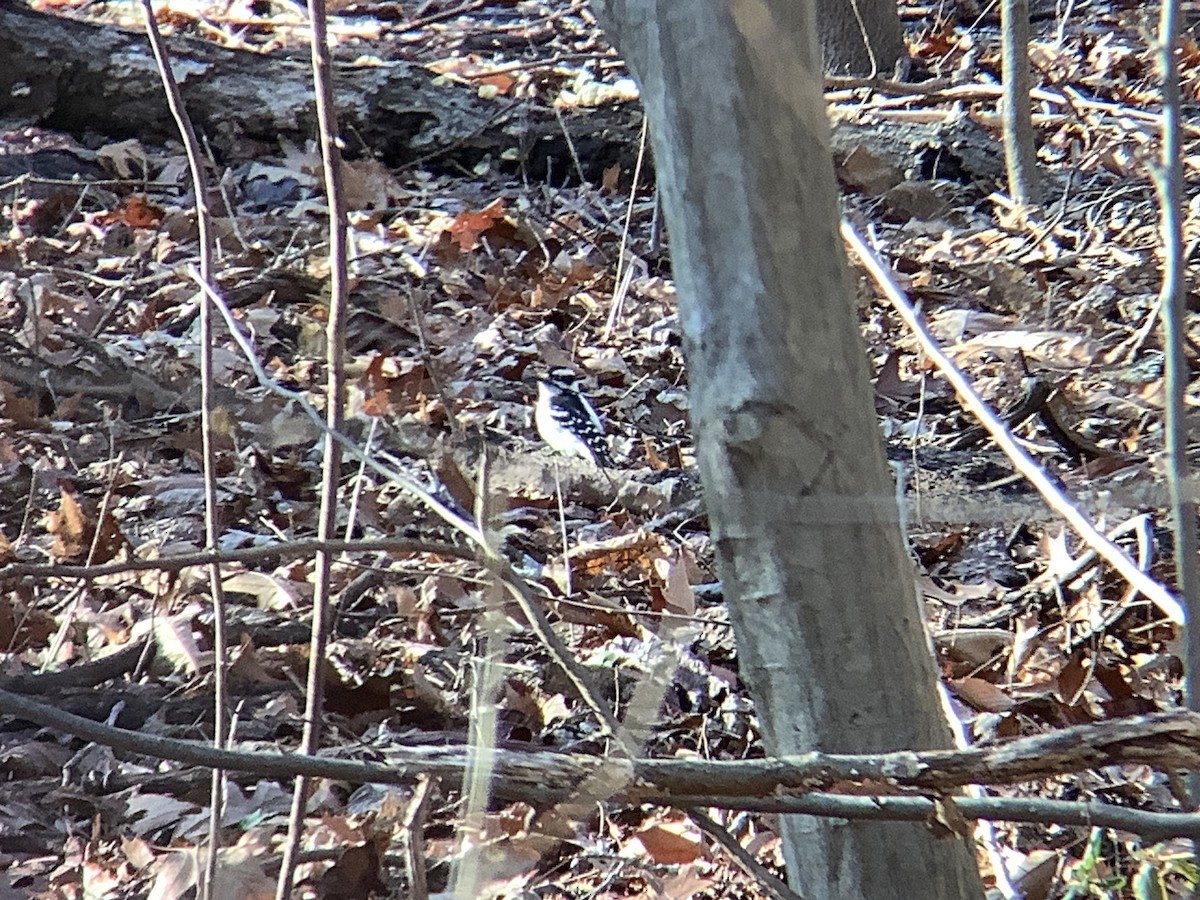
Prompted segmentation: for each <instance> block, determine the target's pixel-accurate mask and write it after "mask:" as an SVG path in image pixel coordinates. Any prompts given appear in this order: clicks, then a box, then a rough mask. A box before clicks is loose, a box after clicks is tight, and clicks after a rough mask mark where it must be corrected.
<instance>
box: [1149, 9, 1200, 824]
mask: <svg viewBox="0 0 1200 900" xmlns="http://www.w3.org/2000/svg"><path fill="white" fill-rule="evenodd" d="M1180 18H1181V12H1180V3H1179V0H1164V2H1163V4H1162V18H1161V20H1160V25H1159V36H1158V42H1159V46H1158V65H1159V68H1160V69H1161V70H1162V94H1163V109H1162V157H1161V162H1160V163H1159V165H1158V166H1157V171H1153V172H1152V174H1153V176H1154V183H1155V186H1156V187H1157V188H1158V197H1159V221H1160V226H1161V231H1162V242H1163V276H1162V287H1161V289H1160V290H1159V309H1160V312H1161V315H1162V330H1163V351H1164V353H1165V355H1166V364H1165V367H1164V369H1165V372H1164V379H1163V391H1164V393H1165V394H1166V397H1165V403H1164V412H1165V419H1164V422H1163V432H1164V435H1165V438H1166V457H1167V460H1166V461H1167V473H1166V478H1167V491H1168V494H1169V496H1170V499H1171V527H1172V531H1173V532H1174V538H1175V573H1176V574H1175V580H1176V584H1177V589H1178V591H1179V593H1180V595H1181V596H1182V597H1183V601H1184V604H1185V605H1186V606H1187V609H1188V612H1189V614H1190V616H1189V617H1190V619H1191V621H1192V622H1195V621H1197V618H1198V617H1200V571H1198V570H1197V561H1196V504H1195V502H1194V501H1192V500H1191V499H1189V498H1188V496H1187V494H1186V492H1185V486H1186V484H1187V480H1188V461H1187V443H1188V433H1187V432H1188V429H1187V418H1186V395H1187V389H1188V382H1189V381H1190V380H1191V376H1190V373H1189V371H1188V362H1187V356H1186V355H1185V353H1184V349H1183V348H1184V341H1185V338H1186V335H1187V323H1186V318H1187V299H1186V297H1185V296H1184V294H1185V291H1184V288H1185V283H1184V270H1185V267H1186V261H1185V259H1184V253H1183V214H1184V198H1183V142H1182V138H1181V128H1180V123H1181V122H1182V120H1183V109H1182V99H1181V97H1180V89H1179V64H1178V62H1177V60H1176V58H1175V51H1176V48H1177V46H1178V43H1179V30H1180V25H1179V22H1180ZM1180 640H1181V641H1182V642H1183V647H1182V648H1181V650H1182V654H1181V655H1182V656H1183V658H1184V679H1185V680H1184V684H1185V690H1184V695H1185V699H1186V703H1187V705H1188V708H1189V709H1191V710H1193V711H1195V710H1197V709H1200V641H1197V640H1196V639H1195V636H1194V635H1191V634H1190V633H1189V630H1188V629H1187V628H1182V629H1180ZM1198 789H1200V780H1197V778H1196V777H1195V776H1194V777H1193V779H1192V784H1191V786H1190V790H1191V793H1192V794H1193V796H1192V802H1193V803H1195V802H1196V801H1197V799H1198V798H1197V797H1196V796H1195V794H1196V792H1197V790H1198Z"/></svg>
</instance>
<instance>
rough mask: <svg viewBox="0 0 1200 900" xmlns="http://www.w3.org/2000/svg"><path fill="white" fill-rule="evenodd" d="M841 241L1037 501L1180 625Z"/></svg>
mask: <svg viewBox="0 0 1200 900" xmlns="http://www.w3.org/2000/svg"><path fill="white" fill-rule="evenodd" d="M842 237H843V238H844V239H845V241H846V243H848V244H849V245H850V247H851V248H852V249H853V250H854V253H855V255H856V256H857V257H858V258H859V260H860V261H861V262H862V264H863V266H864V267H865V268H866V270H867V271H868V272H869V273H870V274H871V277H872V278H874V279H875V283H876V284H877V285H879V288H880V290H882V291H883V293H884V295H885V296H886V297H887V299H888V300H889V301H890V302H891V304H892V307H893V308H894V309H895V310H896V312H897V313H898V314H899V316H900V318H902V319H903V320H904V323H905V324H906V325H907V326H908V327H909V330H911V331H912V333H913V335H914V336H915V337H916V339H917V342H918V343H919V344H920V345H921V349H922V350H924V351H925V353H926V354H927V355H928V356H929V358H930V359H931V360H932V361H933V363H934V364H935V365H936V366H937V367H938V370H939V371H940V372H941V373H942V375H943V376H944V377H945V379H946V380H947V381H948V382H950V384H951V385H952V386H953V387H954V389H955V391H957V392H958V396H959V400H960V401H961V402H962V404H963V406H965V407H966V408H967V409H969V410H970V411H971V412H972V413H974V414H975V416H976V418H978V419H979V421H980V423H981V424H982V425H983V427H984V428H986V429H987V432H988V434H990V435H991V436H992V439H993V440H994V441H995V442H996V444H997V445H998V446H999V447H1000V449H1001V450H1002V451H1003V452H1004V455H1005V456H1007V457H1008V458H1009V460H1011V461H1012V464H1013V466H1014V467H1015V468H1016V470H1017V471H1018V472H1020V473H1021V474H1022V475H1024V476H1025V478H1026V480H1028V481H1029V483H1030V484H1032V485H1033V487H1034V488H1035V489H1036V490H1037V492H1038V493H1039V494H1041V495H1042V499H1043V500H1045V501H1046V505H1047V506H1049V507H1050V508H1051V509H1053V510H1054V511H1055V512H1056V513H1058V514H1059V515H1060V516H1062V517H1063V518H1064V519H1065V520H1066V521H1067V524H1069V525H1070V526H1071V527H1072V528H1073V529H1075V533H1076V534H1078V535H1079V536H1080V537H1081V538H1082V539H1083V541H1084V543H1086V544H1087V545H1088V546H1089V547H1091V548H1092V549H1093V550H1095V551H1096V552H1097V553H1098V554H1100V556H1102V557H1103V558H1104V559H1105V560H1107V561H1108V563H1109V564H1110V565H1112V567H1113V568H1114V569H1116V570H1117V571H1118V572H1120V573H1121V575H1122V576H1123V577H1124V578H1125V579H1126V580H1127V581H1128V582H1129V583H1130V584H1132V585H1133V586H1134V587H1136V588H1137V589H1138V590H1139V591H1141V592H1142V593H1143V594H1145V595H1146V597H1147V598H1149V599H1150V600H1151V601H1153V602H1154V604H1155V605H1156V606H1157V607H1158V608H1159V609H1160V610H1161V611H1162V613H1163V614H1164V615H1165V616H1166V617H1167V618H1168V619H1170V620H1171V621H1172V622H1174V623H1175V624H1177V625H1180V624H1183V622H1184V621H1185V619H1186V616H1185V614H1184V610H1183V606H1182V605H1181V604H1180V602H1179V601H1178V600H1177V599H1176V598H1175V597H1174V595H1172V594H1171V592H1170V591H1169V590H1167V588H1166V587H1164V586H1163V585H1162V584H1160V583H1159V582H1157V581H1155V580H1154V579H1153V578H1151V577H1150V576H1149V575H1147V574H1146V573H1145V572H1143V571H1142V570H1141V569H1139V568H1138V567H1137V563H1135V562H1134V561H1133V560H1132V559H1130V558H1129V556H1128V555H1127V554H1126V553H1125V551H1124V550H1122V549H1121V548H1120V547H1118V546H1116V545H1115V544H1113V543H1112V542H1111V541H1109V540H1108V538H1106V537H1105V536H1104V535H1103V534H1101V533H1100V532H1099V531H1098V530H1097V529H1096V526H1095V525H1093V524H1092V523H1091V521H1090V520H1089V519H1088V518H1087V517H1086V516H1085V515H1084V514H1083V513H1082V512H1080V511H1079V508H1078V507H1076V506H1075V504H1074V503H1072V502H1071V500H1070V499H1069V498H1068V497H1066V496H1065V495H1064V494H1063V492H1062V491H1060V490H1059V489H1058V486H1057V485H1055V484H1054V482H1053V481H1051V480H1050V477H1049V476H1048V475H1047V474H1046V473H1045V472H1044V471H1043V470H1042V467H1041V466H1039V465H1038V464H1037V462H1035V461H1034V459H1033V457H1031V456H1030V455H1029V454H1028V453H1027V452H1026V451H1025V448H1024V447H1022V446H1021V445H1020V444H1019V443H1017V440H1016V438H1014V437H1013V436H1012V434H1011V432H1009V430H1008V429H1007V428H1006V427H1005V425H1004V423H1003V422H1002V421H1001V420H1000V419H999V418H998V417H997V416H996V414H995V413H994V412H992V410H991V409H990V408H989V407H988V405H987V404H986V403H985V402H984V401H983V398H981V397H980V396H979V394H977V393H976V392H975V389H974V388H973V387H972V386H971V382H970V381H969V380H968V379H967V376H966V375H965V374H963V371H962V369H960V368H959V367H958V366H957V365H955V364H954V362H953V361H952V360H951V359H950V357H948V356H947V355H946V354H945V352H943V350H942V348H941V347H940V346H938V342H937V341H936V340H934V338H933V336H932V335H931V334H930V333H929V332H928V331H927V330H926V328H925V326H924V325H923V324H922V323H921V320H920V317H919V316H918V315H917V312H916V310H915V309H913V307H912V304H910V303H909V302H908V298H907V297H905V296H904V292H903V291H901V290H900V288H899V286H898V285H897V284H896V281H895V279H894V278H892V275H891V272H889V271H888V269H887V267H886V266H885V265H884V264H883V263H882V262H881V261H880V260H879V258H878V257H877V256H876V255H875V253H874V252H873V251H872V250H871V248H870V247H868V246H867V244H866V242H865V241H864V240H863V239H862V237H861V236H860V235H859V233H858V232H857V231H856V230H855V229H854V226H853V225H851V224H850V223H849V222H846V221H843V222H842Z"/></svg>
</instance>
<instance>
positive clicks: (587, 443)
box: [533, 368, 616, 469]
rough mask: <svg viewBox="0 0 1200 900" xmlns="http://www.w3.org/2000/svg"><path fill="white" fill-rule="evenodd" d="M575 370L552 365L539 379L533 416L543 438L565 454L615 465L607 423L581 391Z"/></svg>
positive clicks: (607, 465)
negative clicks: (605, 423) (607, 435)
mask: <svg viewBox="0 0 1200 900" xmlns="http://www.w3.org/2000/svg"><path fill="white" fill-rule="evenodd" d="M576 381H577V379H576V376H575V373H574V372H572V371H571V370H570V369H566V368H556V369H551V370H550V374H549V376H548V377H547V378H542V379H539V380H538V398H537V405H536V406H535V407H534V412H533V420H534V423H535V424H536V425H537V430H538V434H540V435H541V436H542V440H543V441H545V442H546V443H547V444H549V445H550V449H552V450H555V451H557V452H559V453H561V454H563V455H564V456H577V457H579V458H580V459H586V460H588V461H590V462H592V463H594V464H595V465H597V466H600V467H602V468H608V469H612V468H615V467H616V463H614V462H613V458H612V454H611V453H610V452H609V449H608V438H607V437H606V436H605V434H604V425H603V424H601V422H600V417H599V416H598V415H596V411H595V410H594V409H592V405H591V404H590V403H588V401H587V398H586V397H584V396H583V394H581V393H580V392H579V388H578V387H577V385H576Z"/></svg>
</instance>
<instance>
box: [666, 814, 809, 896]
mask: <svg viewBox="0 0 1200 900" xmlns="http://www.w3.org/2000/svg"><path fill="white" fill-rule="evenodd" d="M687 814H688V818H689V819H691V820H692V821H693V822H694V823H695V824H696V827H697V828H699V829H700V830H701V831H703V832H704V833H705V834H707V835H708V836H709V837H710V838H712V839H713V840H714V841H716V842H717V843H718V844H720V845H721V847H722V848H723V849H724V850H725V852H726V853H728V854H729V855H730V857H732V858H733V861H734V862H735V863H737V864H738V866H739V867H740V868H741V869H742V871H743V872H745V873H746V874H747V875H749V876H750V877H751V878H753V879H754V880H755V881H757V882H758V883H759V884H760V885H761V886H762V887H764V888H766V890H767V893H769V894H770V895H771V896H772V897H778V898H779V900H804V898H803V897H801V896H800V895H799V894H797V893H796V892H795V891H793V890H792V889H791V888H790V887H788V886H787V885H786V884H784V883H783V882H782V881H780V880H779V879H778V878H776V877H775V875H774V874H773V873H772V872H771V871H770V870H769V869H768V868H767V867H766V866H764V865H763V864H762V863H760V862H759V861H758V860H757V859H755V858H754V857H753V856H752V855H751V854H750V853H749V851H747V850H746V848H745V847H743V846H742V845H741V844H739V843H738V842H737V838H735V837H734V836H733V835H732V834H730V833H729V830H728V829H727V828H726V827H725V826H724V825H722V824H721V823H720V822H718V821H716V820H715V819H713V818H712V817H711V816H709V815H708V814H707V813H704V812H702V811H700V810H698V809H689V810H688V811H687Z"/></svg>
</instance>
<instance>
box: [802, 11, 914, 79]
mask: <svg viewBox="0 0 1200 900" xmlns="http://www.w3.org/2000/svg"><path fill="white" fill-rule="evenodd" d="M817 37H818V40H819V41H820V44H821V51H822V54H823V58H824V61H825V71H826V72H827V73H828V74H830V75H879V76H882V77H884V78H890V77H892V75H894V74H895V71H896V63H897V62H899V61H900V60H901V59H905V58H907V55H908V53H907V50H906V48H905V46H904V32H903V29H902V28H901V27H900V14H899V12H898V11H897V9H896V0H817Z"/></svg>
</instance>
